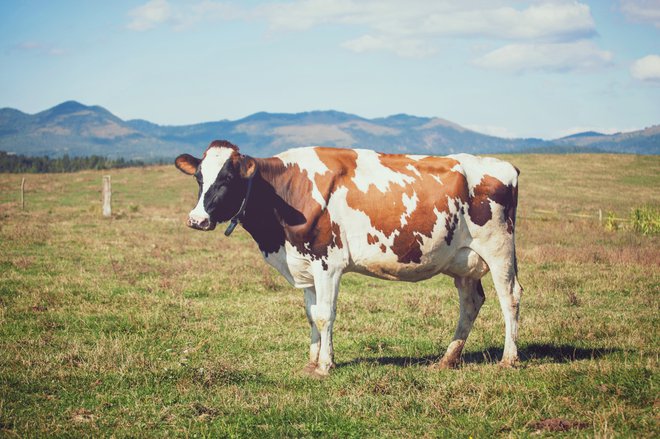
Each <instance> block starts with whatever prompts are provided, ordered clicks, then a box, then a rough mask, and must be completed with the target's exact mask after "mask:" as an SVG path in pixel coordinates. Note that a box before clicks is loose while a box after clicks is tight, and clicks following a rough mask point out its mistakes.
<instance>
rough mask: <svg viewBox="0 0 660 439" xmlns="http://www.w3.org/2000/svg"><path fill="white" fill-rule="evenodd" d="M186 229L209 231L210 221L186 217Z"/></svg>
mask: <svg viewBox="0 0 660 439" xmlns="http://www.w3.org/2000/svg"><path fill="white" fill-rule="evenodd" d="M187 225H188V227H191V228H193V229H197V230H209V229H210V228H211V220H210V219H209V218H195V217H192V216H191V217H188V222H187Z"/></svg>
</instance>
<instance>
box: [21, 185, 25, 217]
mask: <svg viewBox="0 0 660 439" xmlns="http://www.w3.org/2000/svg"><path fill="white" fill-rule="evenodd" d="M21 210H25V177H23V179H22V180H21Z"/></svg>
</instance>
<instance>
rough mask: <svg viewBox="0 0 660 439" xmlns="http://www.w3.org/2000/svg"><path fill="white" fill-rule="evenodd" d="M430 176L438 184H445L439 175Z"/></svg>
mask: <svg viewBox="0 0 660 439" xmlns="http://www.w3.org/2000/svg"><path fill="white" fill-rule="evenodd" d="M429 175H430V176H431V178H433V179H434V180H435V181H437V182H438V183H440V184H444V183H443V182H442V180H441V179H440V177H438V176H437V175H435V174H429Z"/></svg>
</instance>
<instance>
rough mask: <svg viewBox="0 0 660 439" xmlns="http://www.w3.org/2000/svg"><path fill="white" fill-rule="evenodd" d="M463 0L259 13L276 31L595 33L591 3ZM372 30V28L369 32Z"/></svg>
mask: <svg viewBox="0 0 660 439" xmlns="http://www.w3.org/2000/svg"><path fill="white" fill-rule="evenodd" d="M520 3H521V2H516V1H497V0H493V1H483V0H465V1H462V2H456V1H449V0H436V1H425V0H422V1H420V0H408V1H402V0H365V1H357V0H302V1H296V2H287V3H273V4H270V5H268V6H265V7H263V8H262V9H261V13H262V15H263V16H265V17H266V19H267V20H268V21H269V23H270V26H271V28H272V29H275V30H294V31H295V30H306V29H310V28H312V27H314V26H318V25H322V24H344V25H361V26H367V27H368V28H370V29H371V30H372V31H378V32H379V33H384V34H388V35H402V36H406V35H407V36H412V35H416V36H422V35H426V36H445V37H451V36H466V37H488V38H503V39H529V38H534V39H547V40H551V41H557V40H565V39H573V38H575V37H576V36H579V37H585V36H591V35H594V33H595V25H594V21H593V18H592V17H591V11H590V9H589V6H587V5H584V4H581V3H579V2H575V1H554V2H542V3H538V2H536V3H534V4H532V5H530V6H528V7H527V8H524V9H519V8H516V7H514V5H519V4H520ZM372 33H373V32H372Z"/></svg>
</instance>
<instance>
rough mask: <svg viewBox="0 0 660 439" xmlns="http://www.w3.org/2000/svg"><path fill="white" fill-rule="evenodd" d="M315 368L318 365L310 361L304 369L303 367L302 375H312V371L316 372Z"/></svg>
mask: <svg viewBox="0 0 660 439" xmlns="http://www.w3.org/2000/svg"><path fill="white" fill-rule="evenodd" d="M317 366H318V363H315V362H313V361H310V362H309V363H307V365H306V366H305V367H303V370H302V373H304V374H305V375H312V374H313V373H314V370H316V367H317Z"/></svg>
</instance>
